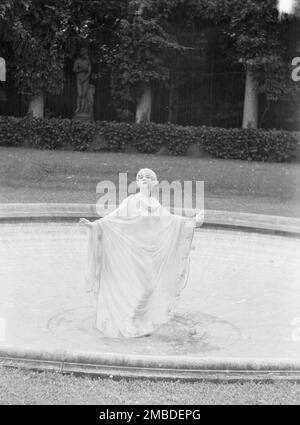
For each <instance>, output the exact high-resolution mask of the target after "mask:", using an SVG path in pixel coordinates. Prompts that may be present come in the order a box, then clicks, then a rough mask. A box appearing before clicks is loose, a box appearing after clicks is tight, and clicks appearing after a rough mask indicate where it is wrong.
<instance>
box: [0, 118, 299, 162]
mask: <svg viewBox="0 0 300 425" xmlns="http://www.w3.org/2000/svg"><path fill="white" fill-rule="evenodd" d="M96 134H98V135H100V136H101V138H102V139H103V140H105V141H106V143H107V146H108V149H109V150H110V151H114V152H122V151H123V150H124V148H125V146H127V145H132V146H135V147H136V148H137V150H138V151H139V152H142V153H156V152H158V151H159V149H160V148H161V147H162V146H165V147H167V149H168V151H169V152H170V154H171V155H185V154H186V151H187V149H188V147H189V146H190V145H193V144H198V146H199V147H201V148H202V149H203V150H204V151H206V152H208V153H209V154H210V155H212V156H214V157H216V158H224V159H242V160H249V161H252V160H254V161H275V162H289V161H292V160H294V159H298V158H299V154H298V152H299V149H298V146H299V140H297V136H296V133H293V132H289V131H284V130H262V129H238V128H231V129H226V128H218V127H206V126H201V127H193V126H186V127H183V126H178V125H174V124H156V123H143V124H130V123H122V122H115V121H112V122H107V121H103V122H102V121H95V122H93V121H79V120H69V119H57V118H52V119H37V118H29V117H25V118H15V117H0V145H5V146H20V145H24V146H32V147H35V148H40V149H57V148H63V147H68V148H71V149H74V150H80V151H84V150H88V149H90V147H91V145H92V142H93V140H94V137H95V135H96Z"/></svg>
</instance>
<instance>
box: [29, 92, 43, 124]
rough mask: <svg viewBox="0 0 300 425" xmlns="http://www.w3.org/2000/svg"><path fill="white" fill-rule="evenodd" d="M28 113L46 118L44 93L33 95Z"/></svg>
mask: <svg viewBox="0 0 300 425" xmlns="http://www.w3.org/2000/svg"><path fill="white" fill-rule="evenodd" d="M28 114H29V115H32V117H33V118H44V93H43V92H41V93H39V94H37V95H35V96H32V97H31V99H30V101H29V106H28Z"/></svg>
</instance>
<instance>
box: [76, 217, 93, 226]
mask: <svg viewBox="0 0 300 425" xmlns="http://www.w3.org/2000/svg"><path fill="white" fill-rule="evenodd" d="M79 224H82V225H84V226H86V227H92V226H93V223H92V222H91V221H89V220H87V219H86V218H81V219H80V220H79Z"/></svg>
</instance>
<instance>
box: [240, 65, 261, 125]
mask: <svg viewBox="0 0 300 425" xmlns="http://www.w3.org/2000/svg"><path fill="white" fill-rule="evenodd" d="M257 121H258V94H257V88H256V84H255V80H254V78H253V75H252V73H251V71H249V70H247V73H246V84H245V98H244V113H243V128H257Z"/></svg>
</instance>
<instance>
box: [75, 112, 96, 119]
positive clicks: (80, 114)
mask: <svg viewBox="0 0 300 425" xmlns="http://www.w3.org/2000/svg"><path fill="white" fill-rule="evenodd" d="M73 119H74V120H80V121H94V117H93V116H92V114H90V113H88V112H76V113H75V114H74V116H73Z"/></svg>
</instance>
